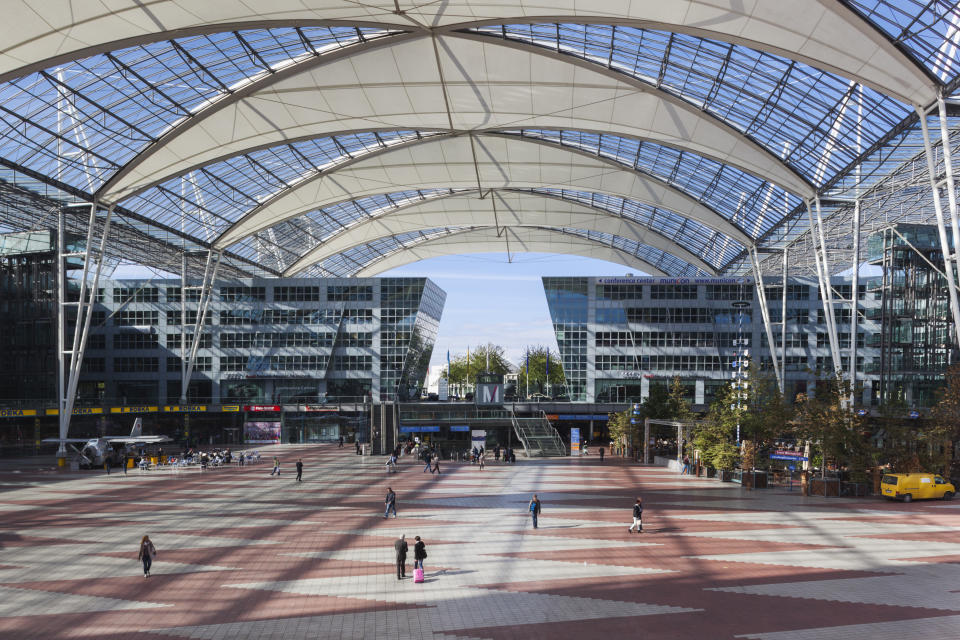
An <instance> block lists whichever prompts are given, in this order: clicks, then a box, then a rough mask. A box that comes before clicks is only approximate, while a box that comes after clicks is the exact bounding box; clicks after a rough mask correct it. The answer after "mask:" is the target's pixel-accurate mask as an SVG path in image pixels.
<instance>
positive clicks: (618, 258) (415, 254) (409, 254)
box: [354, 227, 666, 277]
mask: <svg viewBox="0 0 960 640" xmlns="http://www.w3.org/2000/svg"><path fill="white" fill-rule="evenodd" d="M500 252H502V253H504V254H506V255H508V256H512V255H514V254H518V253H561V254H566V255H576V256H583V257H587V258H594V259H596V260H606V261H608V262H613V263H617V264H622V265H625V266H628V267H632V268H635V269H637V270H639V271H643V272H645V273H649V274H650V275H654V276H662V275H666V274H665V273H664V272H663V271H661V270H660V269H658V268H656V267H655V266H654V265H652V264H651V263H649V262H647V261H645V260H642V259H641V258H638V257H636V256H634V255H632V254H630V253H627V252H625V251H621V250H619V249H617V248H615V247H611V246H610V245H608V244H605V243H603V242H600V241H599V240H591V239H589V238H585V237H583V236H572V235H569V234H566V233H563V232H562V231H559V230H555V229H543V228H532V227H517V228H510V229H504V230H503V231H502V233H498V232H497V230H496V229H490V228H481V229H468V230H466V231H453V232H451V233H450V234H449V235H443V236H439V237H428V238H425V239H424V240H423V241H422V242H420V243H413V244H409V243H408V244H406V246H405V247H403V248H399V249H397V250H396V251H394V252H392V253H388V254H386V255H384V256H383V257H380V258H378V259H375V260H371V261H369V262H368V264H367V266H365V267H364V268H362V269H360V270H359V271H357V272H356V273H355V274H354V275H355V276H357V277H368V276H375V275H377V274H379V273H383V272H384V271H389V270H390V269H394V268H396V267H400V266H403V265H405V264H410V263H411V262H419V261H420V260H426V259H428V258H434V257H437V256H449V255H463V254H470V253H500Z"/></svg>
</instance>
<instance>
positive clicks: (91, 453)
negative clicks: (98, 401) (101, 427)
mask: <svg viewBox="0 0 960 640" xmlns="http://www.w3.org/2000/svg"><path fill="white" fill-rule="evenodd" d="M142 431H143V419H142V418H137V419H136V420H134V421H133V429H131V430H130V435H129V436H103V437H100V438H63V439H60V438H47V439H45V440H44V442H56V443H58V444H59V443H61V442H63V443H66V444H69V445H71V446H70V448H71V449H73V450H74V451H75V452H76V453H77V455H78V456H79V459H80V465H81V466H85V467H91V468H92V467H102V466H103V464H104V462H109V463H110V465H111V466H112V465H114V464H116V463H117V462H120V461H122V460H123V459H124V457H125V456H126V455H128V454H131V453H135V451H136V446H137V445H144V444H159V443H161V442H170V438H168V437H167V436H145V435H143V434H142ZM81 442H82V443H84V444H83V446H82V447H80V448H79V449H78V448H77V447H74V446H73V444H78V443H81ZM116 445H123V452H122V453H121V452H119V451H118V450H117V446H116Z"/></svg>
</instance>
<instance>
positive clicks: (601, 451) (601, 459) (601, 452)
mask: <svg viewBox="0 0 960 640" xmlns="http://www.w3.org/2000/svg"><path fill="white" fill-rule="evenodd" d="M598 453H599V454H600V462H603V447H600V451H599V452H598Z"/></svg>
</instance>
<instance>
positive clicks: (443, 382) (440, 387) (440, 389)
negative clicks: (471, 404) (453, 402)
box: [437, 378, 450, 402]
mask: <svg viewBox="0 0 960 640" xmlns="http://www.w3.org/2000/svg"><path fill="white" fill-rule="evenodd" d="M437 399H438V400H439V401H440V402H446V401H447V400H449V399H450V384H449V383H448V382H447V379H446V378H440V379H439V380H437Z"/></svg>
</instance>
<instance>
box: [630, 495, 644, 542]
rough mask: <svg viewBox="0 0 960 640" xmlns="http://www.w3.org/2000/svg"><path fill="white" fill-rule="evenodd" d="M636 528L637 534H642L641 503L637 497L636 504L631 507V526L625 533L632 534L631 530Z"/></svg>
mask: <svg viewBox="0 0 960 640" xmlns="http://www.w3.org/2000/svg"><path fill="white" fill-rule="evenodd" d="M634 527H636V528H637V533H643V503H642V502H641V501H640V497H639V496H638V497H637V503H636V504H635V505H633V524H632V525H630V527H629V528H627V533H633V528H634Z"/></svg>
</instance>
